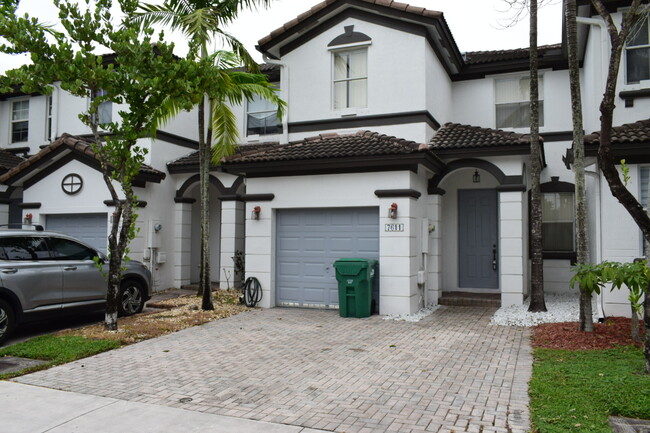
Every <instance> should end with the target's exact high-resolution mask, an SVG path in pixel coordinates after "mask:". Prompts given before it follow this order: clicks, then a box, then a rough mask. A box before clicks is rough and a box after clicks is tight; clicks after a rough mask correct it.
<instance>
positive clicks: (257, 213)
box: [251, 206, 262, 220]
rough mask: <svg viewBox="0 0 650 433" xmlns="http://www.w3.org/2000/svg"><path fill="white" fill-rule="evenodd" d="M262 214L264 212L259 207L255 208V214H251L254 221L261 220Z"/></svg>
mask: <svg viewBox="0 0 650 433" xmlns="http://www.w3.org/2000/svg"><path fill="white" fill-rule="evenodd" d="M260 212H262V208H261V207H259V206H255V207H254V208H253V212H251V219H252V220H258V219H260Z"/></svg>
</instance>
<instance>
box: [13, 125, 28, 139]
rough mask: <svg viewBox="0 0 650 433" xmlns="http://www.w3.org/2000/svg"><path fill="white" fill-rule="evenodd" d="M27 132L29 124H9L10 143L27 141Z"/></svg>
mask: <svg viewBox="0 0 650 433" xmlns="http://www.w3.org/2000/svg"><path fill="white" fill-rule="evenodd" d="M28 132H29V122H15V123H12V124H11V142H12V143H19V142H22V141H27V139H28V135H29V134H28Z"/></svg>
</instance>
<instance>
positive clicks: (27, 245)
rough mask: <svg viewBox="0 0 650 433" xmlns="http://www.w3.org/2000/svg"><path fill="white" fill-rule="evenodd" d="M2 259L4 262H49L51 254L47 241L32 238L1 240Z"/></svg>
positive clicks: (0, 253)
mask: <svg viewBox="0 0 650 433" xmlns="http://www.w3.org/2000/svg"><path fill="white" fill-rule="evenodd" d="M0 258H2V259H4V260H48V259H50V252H49V250H48V248H47V243H46V242H45V239H43V238H40V237H32V236H12V237H2V238H0Z"/></svg>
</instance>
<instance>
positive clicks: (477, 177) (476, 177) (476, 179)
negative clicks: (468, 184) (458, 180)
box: [472, 170, 481, 183]
mask: <svg viewBox="0 0 650 433" xmlns="http://www.w3.org/2000/svg"><path fill="white" fill-rule="evenodd" d="M472 182H474V183H481V175H480V174H478V170H475V171H474V176H472Z"/></svg>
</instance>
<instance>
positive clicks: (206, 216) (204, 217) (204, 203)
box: [198, 98, 214, 310]
mask: <svg viewBox="0 0 650 433" xmlns="http://www.w3.org/2000/svg"><path fill="white" fill-rule="evenodd" d="M198 111H199V188H200V196H201V264H200V271H199V293H198V294H199V295H200V296H202V302H201V308H202V309H203V310H214V304H213V303H212V287H211V284H210V146H209V143H208V142H207V140H205V98H203V99H202V100H201V103H200V105H199V110H198Z"/></svg>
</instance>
